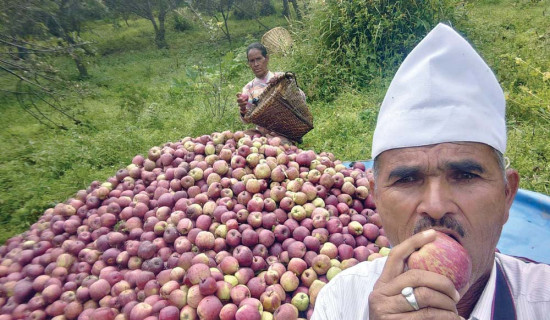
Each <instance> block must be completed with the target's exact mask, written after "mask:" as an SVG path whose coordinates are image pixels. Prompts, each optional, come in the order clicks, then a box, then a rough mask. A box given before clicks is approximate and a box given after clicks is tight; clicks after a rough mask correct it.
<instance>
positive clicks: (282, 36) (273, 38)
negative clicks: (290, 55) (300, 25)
mask: <svg viewBox="0 0 550 320" xmlns="http://www.w3.org/2000/svg"><path fill="white" fill-rule="evenodd" d="M262 44H263V45H264V46H265V47H266V48H267V51H268V52H269V53H270V54H271V53H279V52H281V53H286V52H287V51H288V49H289V48H290V47H291V46H292V37H291V36H290V32H288V30H286V29H285V28H283V27H276V28H273V29H271V30H269V31H268V32H266V33H265V34H264V35H263V37H262Z"/></svg>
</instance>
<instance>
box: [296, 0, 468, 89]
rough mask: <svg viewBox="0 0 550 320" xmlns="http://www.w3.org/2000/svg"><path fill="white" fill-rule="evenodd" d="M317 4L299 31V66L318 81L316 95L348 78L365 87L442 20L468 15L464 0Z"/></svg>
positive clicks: (388, 70)
mask: <svg viewBox="0 0 550 320" xmlns="http://www.w3.org/2000/svg"><path fill="white" fill-rule="evenodd" d="M311 9H312V10H311V11H310V12H311V14H310V15H308V16H307V17H306V19H307V21H306V23H305V24H304V25H306V26H307V28H305V29H303V30H300V31H299V32H298V37H297V40H298V41H300V42H302V46H300V47H302V48H301V52H297V54H298V56H297V57H296V61H298V63H297V64H298V65H297V66H296V68H297V69H301V70H302V71H304V73H305V76H306V77H307V78H308V81H307V82H311V83H312V84H313V85H314V86H315V88H314V90H312V91H313V92H311V93H310V94H313V97H312V98H315V97H317V98H329V97H330V96H332V95H334V94H335V93H336V92H338V88H340V87H341V85H342V83H347V84H351V85H352V87H358V88H361V87H365V86H367V85H368V83H369V81H371V80H372V79H373V78H375V77H380V76H382V77H383V76H385V75H387V74H393V72H394V71H395V69H396V67H397V66H398V65H399V63H400V62H401V61H402V60H403V58H404V57H405V56H406V54H407V53H408V52H409V51H410V50H411V49H412V48H413V47H414V45H416V43H418V41H419V40H420V39H422V37H424V36H425V35H426V34H427V33H428V32H429V31H430V30H431V29H432V28H433V27H434V26H435V25H436V24H437V23H438V22H441V21H443V22H447V23H456V22H459V21H460V20H462V19H463V18H464V17H465V10H464V4H463V1H458V0H426V1H395V0H393V1H392V0H350V1H336V0H327V1H324V2H317V3H312V4H311ZM304 44H305V45H304ZM298 50H300V49H298Z"/></svg>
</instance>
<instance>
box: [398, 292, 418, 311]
mask: <svg viewBox="0 0 550 320" xmlns="http://www.w3.org/2000/svg"><path fill="white" fill-rule="evenodd" d="M401 294H402V295H403V297H405V299H407V302H408V303H409V304H410V305H411V307H413V308H414V310H416V311H418V310H420V307H419V306H418V302H417V301H416V297H415V296H414V289H413V288H412V287H405V288H403V290H401Z"/></svg>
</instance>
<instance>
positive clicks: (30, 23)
mask: <svg viewBox="0 0 550 320" xmlns="http://www.w3.org/2000/svg"><path fill="white" fill-rule="evenodd" d="M102 7H103V6H102V4H101V3H100V2H99V0H81V1H78V0H20V1H10V0H0V12H1V13H0V17H1V18H2V19H1V20H0V71H3V72H5V73H6V74H7V75H9V76H10V77H8V79H12V82H11V85H12V87H11V88H10V87H9V86H7V87H5V88H3V89H2V91H3V92H7V93H12V94H15V95H16V97H17V100H18V101H19V103H20V105H21V106H22V107H23V109H24V110H25V111H27V112H29V113H30V114H31V115H32V116H33V117H35V118H36V119H37V120H38V121H40V122H41V123H43V124H46V125H49V126H54V127H58V128H64V125H63V124H59V122H56V121H55V120H54V119H52V118H51V117H50V116H48V113H46V112H44V110H43V108H44V106H46V107H51V108H53V109H54V110H55V111H57V112H58V113H59V114H62V115H63V116H64V117H68V118H69V119H71V121H73V122H74V123H77V124H78V123H80V121H78V120H77V119H75V118H74V117H72V116H71V115H70V114H69V113H68V112H67V111H66V110H65V109H64V108H62V106H61V104H60V102H59V99H58V98H59V95H58V93H57V91H56V88H57V87H60V86H63V85H64V80H63V79H62V77H61V76H60V75H59V74H58V72H57V70H56V69H55V67H54V66H53V64H52V63H51V58H53V57H55V56H62V55H64V56H69V57H71V58H72V59H73V61H74V62H75V64H76V67H77V69H78V72H79V75H80V77H81V78H84V77H87V75H88V71H87V69H86V65H85V63H84V61H83V56H84V54H86V53H88V54H91V50H90V49H89V48H87V47H86V45H87V43H86V42H84V41H82V40H81V39H80V37H79V34H80V31H81V28H82V24H83V22H84V21H86V20H88V19H92V18H94V17H99V16H100V15H101V12H102Z"/></svg>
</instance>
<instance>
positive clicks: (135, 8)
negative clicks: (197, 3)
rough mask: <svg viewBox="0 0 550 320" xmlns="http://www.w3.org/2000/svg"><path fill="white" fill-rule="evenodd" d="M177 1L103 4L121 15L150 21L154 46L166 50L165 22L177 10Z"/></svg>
mask: <svg viewBox="0 0 550 320" xmlns="http://www.w3.org/2000/svg"><path fill="white" fill-rule="evenodd" d="M180 2H181V1H179V0H108V1H106V2H105V4H106V5H107V6H108V8H109V9H110V10H112V11H113V12H118V13H119V14H121V15H127V14H128V13H132V14H135V15H137V16H140V17H142V18H144V19H147V20H149V21H151V24H152V25H153V29H154V31H155V44H156V45H157V47H158V48H159V49H165V48H168V43H167V42H166V28H165V20H166V16H167V14H168V13H169V12H171V11H172V10H174V9H175V8H177V7H178V6H179V5H180V4H181V3H180Z"/></svg>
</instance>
